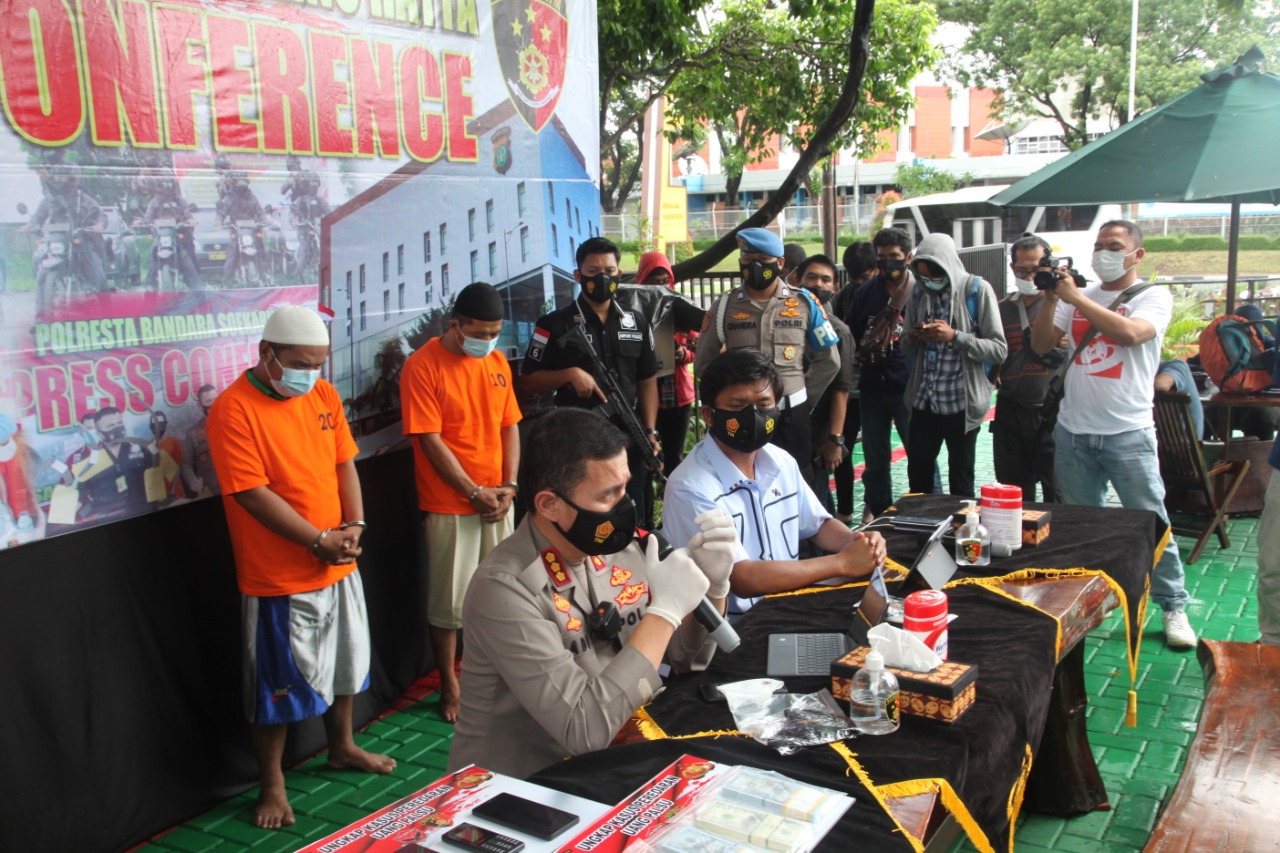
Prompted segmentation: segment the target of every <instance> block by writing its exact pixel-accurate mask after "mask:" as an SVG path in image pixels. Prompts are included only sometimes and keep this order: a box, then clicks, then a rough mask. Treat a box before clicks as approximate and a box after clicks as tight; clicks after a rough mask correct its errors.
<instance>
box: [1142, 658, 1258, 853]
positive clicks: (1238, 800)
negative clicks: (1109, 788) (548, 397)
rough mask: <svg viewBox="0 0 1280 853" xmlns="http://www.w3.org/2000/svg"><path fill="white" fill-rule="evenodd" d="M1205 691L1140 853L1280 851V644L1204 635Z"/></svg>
mask: <svg viewBox="0 0 1280 853" xmlns="http://www.w3.org/2000/svg"><path fill="white" fill-rule="evenodd" d="M1197 656H1198V657H1199V658H1200V666H1201V668H1202V669H1203V670H1204V680H1205V687H1206V695H1205V699H1204V708H1203V709H1202V710H1201V712H1200V725H1199V727H1198V728H1197V729H1196V737H1195V740H1193V741H1192V742H1191V748H1190V750H1188V752H1187V762H1186V764H1185V766H1183V768H1182V775H1181V776H1180V777H1178V784H1177V787H1175V788H1174V789H1173V795H1172V796H1171V797H1170V798H1169V802H1168V803H1167V804H1166V805H1165V808H1164V811H1163V812H1162V813H1161V815H1160V819H1159V820H1158V821H1157V822H1156V826H1155V829H1154V830H1153V831H1152V833H1151V838H1150V839H1149V840H1148V841H1147V846H1146V847H1145V848H1144V853H1156V851H1161V853H1186V851H1241V853H1245V851H1249V853H1252V851H1261V850H1277V849H1280V809H1277V808H1276V802H1277V798H1280V749H1277V744H1278V743H1280V646H1271V645H1265V644H1262V643H1231V642H1225V641H1220V640H1201V641H1200V645H1199V648H1198V649H1197Z"/></svg>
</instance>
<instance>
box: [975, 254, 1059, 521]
mask: <svg viewBox="0 0 1280 853" xmlns="http://www.w3.org/2000/svg"><path fill="white" fill-rule="evenodd" d="M1051 251H1052V250H1051V249H1050V247H1049V244H1048V243H1046V242H1045V241H1044V240H1043V239H1042V238H1040V237H1037V236H1035V235H1034V234H1023V235H1022V237H1021V239H1019V240H1018V241H1017V242H1015V243H1014V244H1013V245H1012V246H1010V247H1009V268H1010V269H1012V270H1013V279H1014V282H1013V283H1014V286H1015V287H1016V290H1014V292H1013V293H1010V294H1009V295H1008V296H1006V297H1005V298H1004V299H1002V300H1000V324H1001V325H1002V326H1003V327H1004V338H1005V341H1006V342H1007V343H1008V345H1009V354H1008V356H1006V357H1005V360H1004V363H1003V364H1001V365H1000V372H999V373H998V374H997V377H996V385H997V389H998V390H997V392H996V416H995V419H994V420H992V421H991V435H992V439H991V450H992V457H993V458H994V460H995V467H996V479H997V480H999V481H1000V482H1001V483H1008V484H1010V485H1014V486H1018V487H1020V488H1021V489H1022V497H1023V499H1024V500H1028V501H1034V500H1035V499H1036V484H1037V483H1039V484H1040V494H1041V496H1042V497H1041V498H1040V499H1041V500H1042V501H1046V502H1053V501H1056V500H1057V499H1058V488H1057V485H1056V481H1055V479H1054V476H1053V426H1054V425H1053V423H1052V422H1050V423H1045V422H1044V421H1045V417H1046V411H1045V406H1044V399H1045V394H1046V393H1047V392H1048V390H1049V379H1050V377H1052V376H1053V371H1054V370H1055V369H1056V368H1057V367H1058V365H1060V364H1062V362H1063V361H1064V360H1065V359H1066V357H1067V350H1066V346H1065V344H1060V345H1059V346H1056V347H1054V348H1053V349H1052V350H1050V351H1049V352H1048V353H1047V354H1045V355H1040V354H1039V353H1037V352H1035V351H1034V350H1032V349H1031V324H1032V323H1033V322H1035V319H1036V317H1038V316H1039V315H1040V309H1042V308H1043V307H1044V306H1045V304H1046V300H1045V299H1044V298H1043V291H1041V289H1040V288H1039V287H1037V286H1036V280H1037V278H1038V279H1039V280H1040V281H1042V282H1044V283H1046V284H1049V285H1050V286H1051V287H1052V286H1053V285H1056V284H1057V281H1058V279H1057V275H1056V274H1055V273H1054V272H1053V268H1054V267H1056V266H1058V264H1055V263H1053V262H1054V261H1057V260H1058V259H1057V258H1054V257H1053V256H1052V254H1051ZM1065 260H1067V261H1068V266H1070V263H1069V262H1070V260H1071V259H1070V258H1066V259H1065ZM1045 276H1048V278H1047V279H1046V278H1045ZM1049 313H1051V314H1052V313H1053V311H1052V309H1050V311H1049ZM1048 417H1049V418H1050V420H1051V421H1052V420H1053V416H1052V415H1051V414H1050V415H1048Z"/></svg>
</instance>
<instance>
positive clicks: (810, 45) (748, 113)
mask: <svg viewBox="0 0 1280 853" xmlns="http://www.w3.org/2000/svg"><path fill="white" fill-rule="evenodd" d="M797 11H798V12H799V14H797ZM853 20H854V6H853V5H852V4H849V3H830V4H816V3H813V4H804V3H798V4H795V5H794V6H793V7H787V8H783V7H780V6H779V5H778V4H776V3H774V2H771V0H724V2H722V3H721V4H720V6H719V14H718V15H717V16H716V17H715V18H714V19H713V20H711V21H710V22H709V23H708V25H707V27H706V30H705V32H704V33H702V34H700V35H696V36H691V37H690V44H691V45H693V48H694V53H695V54H696V55H697V56H698V57H699V59H698V63H697V70H696V73H693V72H689V71H686V72H685V73H681V74H679V75H677V76H675V77H674V78H673V79H672V80H671V82H670V83H669V85H668V94H669V96H670V101H669V104H668V107H667V113H668V117H669V119H670V120H671V121H672V123H673V124H674V126H675V128H676V130H675V131H673V133H672V134H671V135H672V136H673V137H681V138H690V137H691V136H693V135H694V134H696V133H698V132H700V131H701V129H702V128H704V127H705V128H707V130H708V132H709V133H711V134H714V136H715V137H716V140H717V142H718V143H719V147H720V152H721V153H720V164H721V170H722V171H723V172H724V174H725V176H726V179H727V187H726V195H727V196H728V197H729V199H730V201H731V202H732V200H733V198H734V197H735V196H736V194H737V187H738V184H739V182H740V180H741V177H742V173H743V171H744V170H745V168H746V167H747V165H748V164H750V163H752V162H757V161H759V160H760V159H761V158H763V157H764V156H765V154H766V153H767V152H768V151H769V150H770V148H771V145H772V143H773V139H774V137H775V136H782V137H783V138H785V139H788V140H790V141H791V142H792V143H793V144H794V145H795V147H797V148H803V147H805V146H807V145H808V144H809V143H810V141H811V140H812V137H813V134H814V131H815V130H816V128H817V127H818V126H819V125H820V124H821V123H822V121H823V119H824V117H826V116H828V115H829V114H830V113H831V111H832V109H833V106H834V105H835V103H836V102H837V100H838V99H839V97H840V96H841V93H842V89H843V85H844V81H845V77H846V73H847V70H848V62H849V50H848V43H849V32H850V29H851V27H852V26H853ZM936 24H937V17H936V15H935V13H934V10H933V7H932V5H930V4H928V3H923V2H914V0H881V2H880V3H878V4H877V6H876V15H875V18H874V21H873V24H872V32H871V43H872V44H873V45H874V48H875V49H874V51H873V52H872V53H871V55H870V56H869V58H868V66H867V73H866V77H865V80H864V83H863V85H864V92H863V95H864V97H862V98H860V99H859V101H858V103H857V107H856V109H855V110H854V114H853V116H852V120H851V121H849V122H847V123H845V125H843V126H842V127H840V128H839V129H838V130H837V131H836V133H835V135H834V137H833V138H832V139H831V140H829V141H828V142H827V143H826V144H827V146H828V147H830V148H844V147H849V146H856V147H857V148H859V149H860V150H871V149H873V148H874V145H875V136H876V134H877V133H879V132H880V131H882V130H889V129H892V128H895V127H897V126H899V125H900V124H901V123H902V121H903V119H904V118H905V117H906V113H907V111H908V110H909V109H910V108H911V107H912V106H913V99H912V94H911V90H910V86H909V84H910V81H911V79H912V78H913V77H914V76H915V75H916V74H917V73H919V72H920V71H922V70H924V69H925V68H928V67H929V66H930V65H931V64H932V62H933V60H934V58H935V51H934V49H933V48H932V47H931V45H930V38H931V36H932V34H933V31H934V28H935V26H936Z"/></svg>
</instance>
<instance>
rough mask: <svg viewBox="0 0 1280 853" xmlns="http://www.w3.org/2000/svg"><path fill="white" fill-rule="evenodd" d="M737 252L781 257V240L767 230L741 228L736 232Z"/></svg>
mask: <svg viewBox="0 0 1280 853" xmlns="http://www.w3.org/2000/svg"><path fill="white" fill-rule="evenodd" d="M738 251H739V252H763V253H764V254H766V255H772V256H773V257H775V258H780V257H782V238H781V237H779V236H778V235H777V234H774V233H773V232H772V231H770V230H769V229H767V228H743V229H742V230H741V231H739V232H738Z"/></svg>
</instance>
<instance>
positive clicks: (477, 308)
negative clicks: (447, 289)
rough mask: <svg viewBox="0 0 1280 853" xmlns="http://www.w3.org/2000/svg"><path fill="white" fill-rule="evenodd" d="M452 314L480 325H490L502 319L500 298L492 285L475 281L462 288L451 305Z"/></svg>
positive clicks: (496, 289)
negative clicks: (478, 322)
mask: <svg viewBox="0 0 1280 853" xmlns="http://www.w3.org/2000/svg"><path fill="white" fill-rule="evenodd" d="M453 313H454V314H461V315H462V316H463V317H469V318H470V319H472V320H479V321H480V322H481V323H492V322H495V321H497V320H501V319H502V297H501V296H500V295H499V294H498V288H496V287H494V286H493V285H492V284H488V283H487V282H483V281H477V282H474V283H472V284H468V285H467V286H466V287H464V288H462V292H461V293H459V294H458V298H457V299H456V300H455V301H454V303H453Z"/></svg>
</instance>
